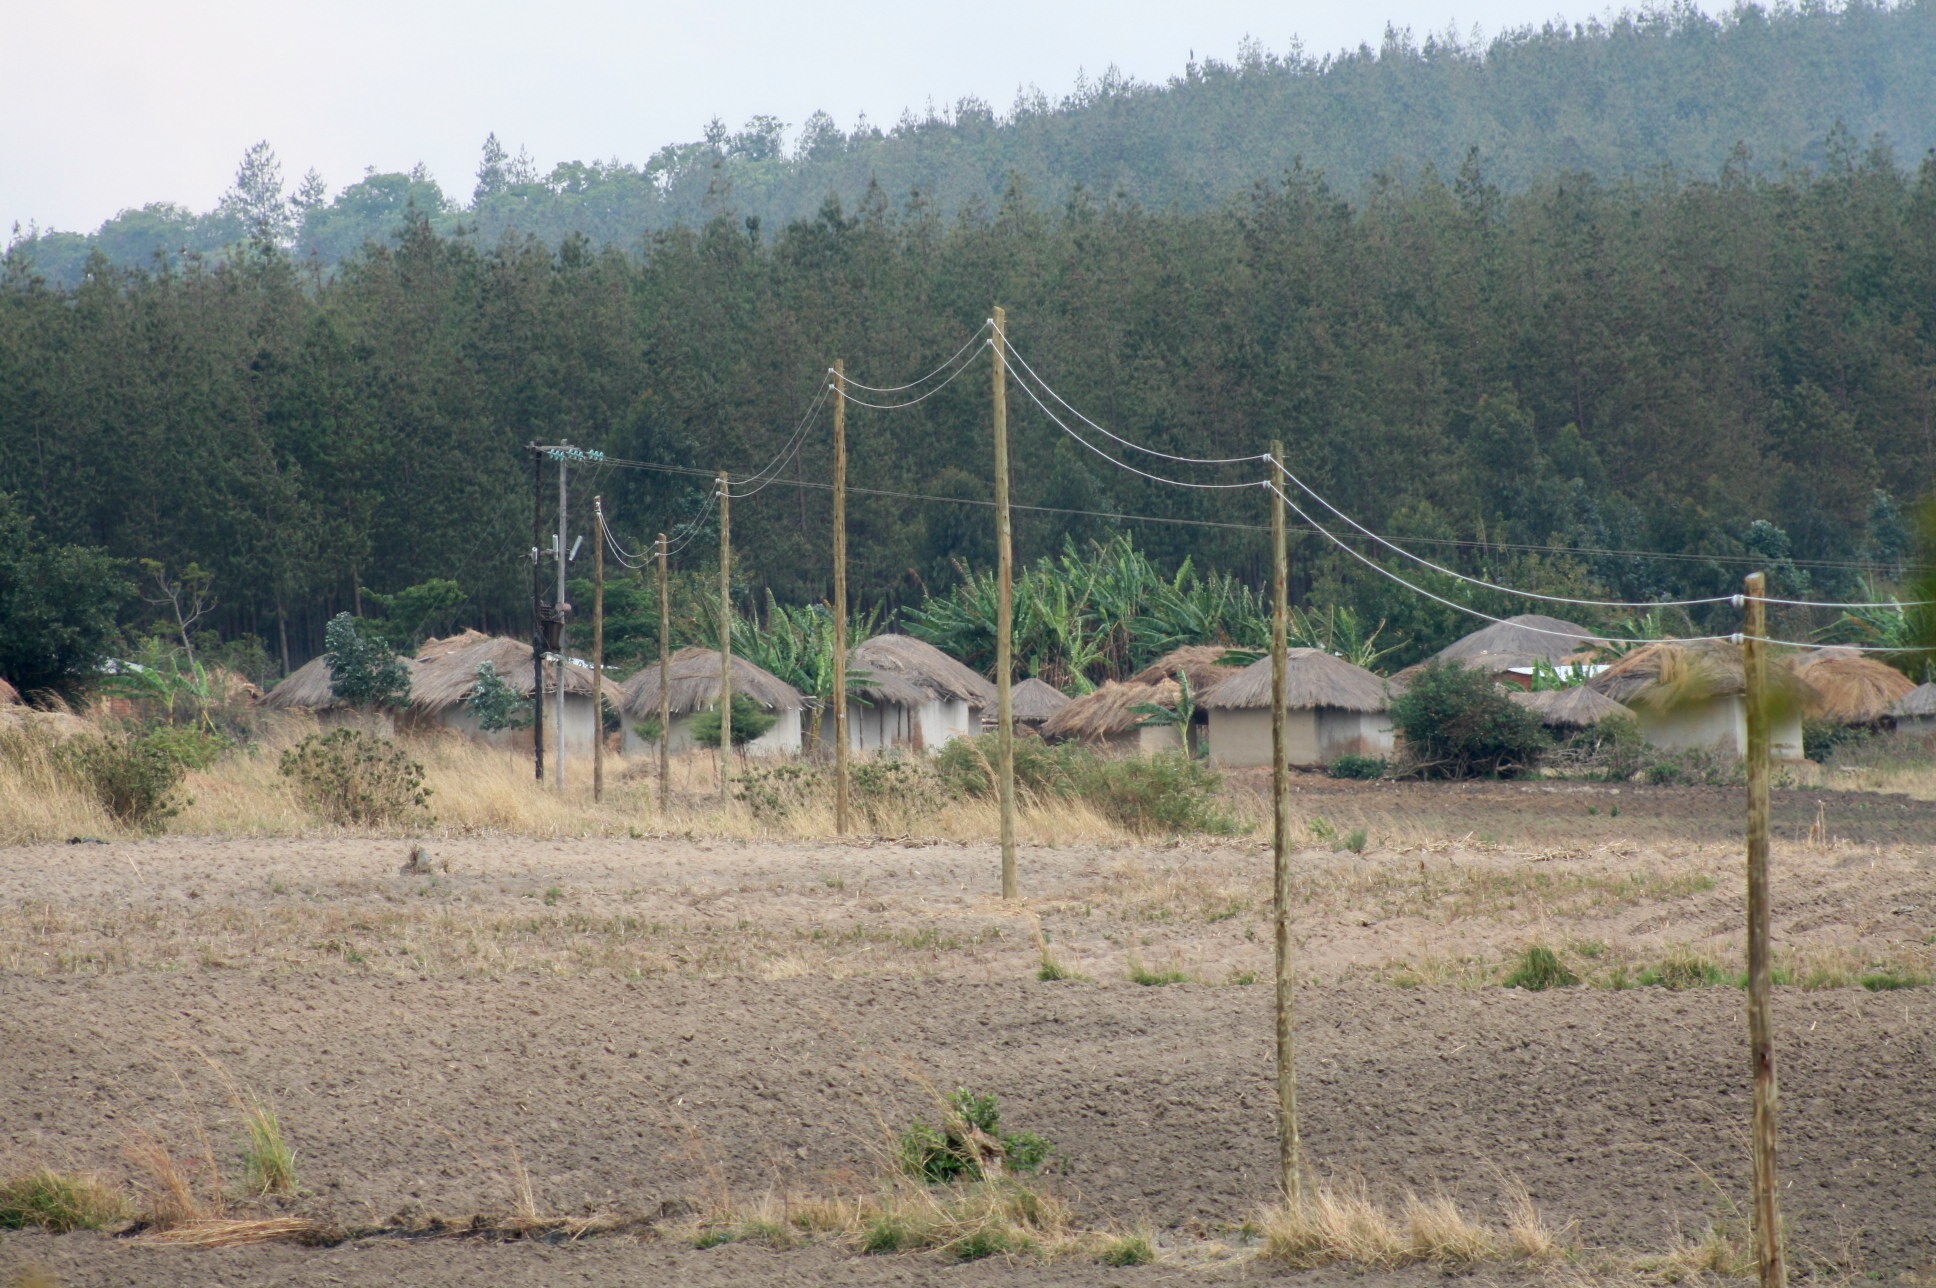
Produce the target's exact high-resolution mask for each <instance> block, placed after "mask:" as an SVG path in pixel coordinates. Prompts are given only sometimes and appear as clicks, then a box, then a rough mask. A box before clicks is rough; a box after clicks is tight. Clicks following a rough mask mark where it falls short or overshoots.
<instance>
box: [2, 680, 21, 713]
mask: <svg viewBox="0 0 1936 1288" xmlns="http://www.w3.org/2000/svg"><path fill="white" fill-rule="evenodd" d="M19 702H20V690H19V689H16V688H14V687H13V686H12V685H11V684H8V683H7V682H6V681H5V680H0V707H11V706H16V705H18V704H19Z"/></svg>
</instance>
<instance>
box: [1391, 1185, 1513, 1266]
mask: <svg viewBox="0 0 1936 1288" xmlns="http://www.w3.org/2000/svg"><path fill="white" fill-rule="evenodd" d="M1405 1234H1406V1237H1407V1239H1408V1240H1409V1241H1410V1244H1411V1255H1412V1257H1413V1258H1414V1259H1416V1260H1418V1261H1426V1262H1431V1263H1432V1264H1434V1265H1439V1266H1448V1267H1461V1266H1476V1265H1480V1264H1482V1263H1484V1262H1488V1261H1496V1260H1498V1259H1499V1252H1500V1244H1499V1240H1498V1238H1497V1237H1496V1236H1495V1235H1494V1234H1493V1233H1492V1231H1490V1230H1488V1229H1486V1228H1485V1227H1484V1226H1482V1225H1479V1224H1478V1223H1477V1222H1474V1221H1473V1220H1471V1219H1470V1218H1468V1217H1467V1216H1466V1214H1465V1213H1463V1212H1461V1211H1459V1205H1458V1204H1457V1203H1454V1202H1453V1201H1452V1199H1451V1196H1449V1195H1445V1194H1439V1195H1435V1196H1434V1197H1432V1198H1430V1199H1421V1198H1419V1197H1418V1196H1417V1195H1415V1194H1414V1195H1408V1196H1407V1197H1406V1199H1405Z"/></svg>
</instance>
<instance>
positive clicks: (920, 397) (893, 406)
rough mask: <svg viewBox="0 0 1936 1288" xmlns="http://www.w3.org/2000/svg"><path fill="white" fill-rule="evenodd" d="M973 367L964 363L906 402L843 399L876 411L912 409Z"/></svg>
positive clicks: (984, 344) (846, 395)
mask: <svg viewBox="0 0 1936 1288" xmlns="http://www.w3.org/2000/svg"><path fill="white" fill-rule="evenodd" d="M991 343H993V342H992V341H989V340H984V341H982V345H983V347H986V346H987V345H989V344H991ZM971 365H973V364H971V363H966V362H964V363H962V364H961V365H960V366H959V367H956V368H955V369H954V370H953V371H951V372H949V373H948V378H947V379H946V380H944V381H942V382H941V383H940V384H938V385H936V386H935V387H934V388H932V389H928V390H924V391H923V392H921V393H919V394H916V395H915V396H914V397H912V398H909V399H907V400H906V401H904V402H897V403H877V402H868V401H867V400H866V399H865V398H856V397H854V396H853V395H852V394H848V393H843V394H842V397H844V398H846V400H847V401H848V402H849V403H851V404H852V405H854V406H856V407H872V408H873V409H874V410H875V411H899V410H901V409H902V408H903V407H912V406H914V405H915V404H916V403H922V402H926V401H927V400H928V399H930V398H932V397H934V396H935V395H936V394H938V393H940V392H941V391H942V390H943V389H946V388H947V387H948V386H949V385H951V384H953V383H954V382H955V380H956V378H957V377H959V376H960V375H961V373H962V372H964V371H966V370H968V368H969V367H970V366H971ZM849 383H852V382H849ZM860 387H861V388H863V389H865V388H867V386H866V385H862V386H860Z"/></svg>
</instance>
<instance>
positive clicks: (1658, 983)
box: [1639, 953, 1732, 990]
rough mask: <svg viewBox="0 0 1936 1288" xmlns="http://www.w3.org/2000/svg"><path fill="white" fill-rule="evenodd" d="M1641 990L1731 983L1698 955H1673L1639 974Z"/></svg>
mask: <svg viewBox="0 0 1936 1288" xmlns="http://www.w3.org/2000/svg"><path fill="white" fill-rule="evenodd" d="M1639 982H1640V985H1641V986H1642V987H1643V988H1666V989H1675V990H1679V989H1683V988H1713V987H1715V986H1716V985H1719V984H1727V983H1731V982H1732V981H1731V980H1730V979H1729V977H1728V973H1727V972H1726V971H1724V970H1722V969H1721V968H1720V967H1719V966H1717V965H1715V964H1714V963H1713V962H1711V961H1709V960H1708V959H1707V958H1705V957H1702V956H1700V955H1699V954H1698V953H1675V954H1674V955H1673V956H1671V957H1668V958H1667V959H1666V960H1664V961H1662V962H1661V963H1660V964H1659V965H1658V966H1649V967H1648V968H1647V969H1646V970H1643V971H1641V972H1640V979H1639Z"/></svg>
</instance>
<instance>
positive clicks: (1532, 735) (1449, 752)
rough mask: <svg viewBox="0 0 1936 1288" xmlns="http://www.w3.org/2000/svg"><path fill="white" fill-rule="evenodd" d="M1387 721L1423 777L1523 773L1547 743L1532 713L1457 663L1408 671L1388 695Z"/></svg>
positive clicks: (1486, 677) (1487, 678)
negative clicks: (1402, 684) (1400, 687)
mask: <svg viewBox="0 0 1936 1288" xmlns="http://www.w3.org/2000/svg"><path fill="white" fill-rule="evenodd" d="M1391 722H1392V728H1394V729H1395V730H1397V731H1398V736H1399V737H1400V738H1401V739H1403V740H1404V746H1405V753H1406V756H1407V757H1408V759H1409V761H1410V765H1411V768H1412V770H1413V772H1415V773H1418V774H1422V775H1424V776H1425V777H1428V778H1471V777H1473V776H1475V775H1487V776H1511V775H1513V774H1518V773H1524V772H1525V771H1527V770H1528V769H1531V768H1532V767H1533V765H1534V764H1535V763H1537V761H1538V760H1539V755H1540V753H1541V752H1543V751H1545V750H1546V748H1547V747H1548V746H1550V745H1551V740H1550V739H1549V738H1548V737H1547V736H1546V731H1545V730H1544V729H1542V728H1541V727H1540V723H1539V717H1538V716H1536V715H1534V714H1533V713H1532V712H1531V711H1528V710H1527V709H1526V708H1524V707H1522V706H1519V705H1518V704H1517V703H1515V702H1513V701H1512V700H1511V699H1510V698H1508V697H1507V696H1506V695H1505V693H1504V692H1503V691H1501V690H1500V688H1499V686H1498V685H1496V684H1494V683H1493V682H1492V677H1491V676H1489V675H1487V674H1485V673H1484V672H1483V671H1475V670H1471V669H1469V668H1467V667H1463V666H1447V665H1441V664H1439V663H1432V664H1431V665H1428V666H1427V667H1426V668H1425V669H1424V670H1422V671H1420V672H1418V673H1417V674H1416V675H1414V676H1413V677H1412V681H1411V683H1410V684H1409V685H1407V686H1406V688H1405V691H1404V692H1403V693H1401V694H1399V695H1398V697H1396V698H1394V699H1393V700H1392V708H1391Z"/></svg>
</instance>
